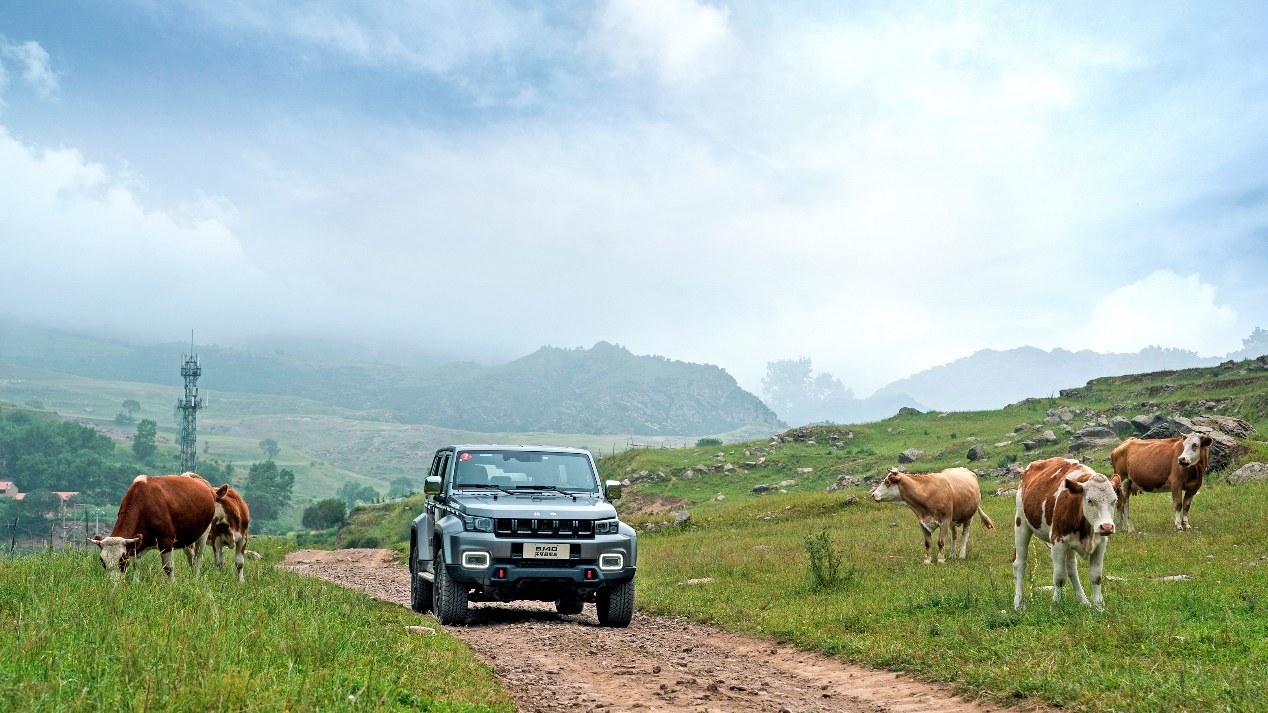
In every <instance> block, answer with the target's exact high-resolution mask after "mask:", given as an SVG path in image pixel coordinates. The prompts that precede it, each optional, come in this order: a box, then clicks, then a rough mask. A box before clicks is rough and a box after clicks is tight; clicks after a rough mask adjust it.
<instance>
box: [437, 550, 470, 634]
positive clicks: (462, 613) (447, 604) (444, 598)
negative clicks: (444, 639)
mask: <svg viewBox="0 0 1268 713" xmlns="http://www.w3.org/2000/svg"><path fill="white" fill-rule="evenodd" d="M436 554H437V558H436V559H435V560H433V561H434V562H435V563H436V581H434V582H432V611H433V613H435V615H436V618H437V619H439V620H440V623H441V624H445V625H451V624H466V623H467V591H468V588H467V585H465V584H462V583H460V582H455V581H453V580H452V579H450V578H449V570H448V569H446V568H445V561H444V560H443V559H441V558H440V557H439V554H440V553H439V552H437V553H436Z"/></svg>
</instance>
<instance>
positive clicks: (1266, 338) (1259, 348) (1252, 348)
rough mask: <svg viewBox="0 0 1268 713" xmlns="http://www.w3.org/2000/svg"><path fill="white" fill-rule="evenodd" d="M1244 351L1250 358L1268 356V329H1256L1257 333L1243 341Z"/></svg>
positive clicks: (1252, 333)
mask: <svg viewBox="0 0 1268 713" xmlns="http://www.w3.org/2000/svg"><path fill="white" fill-rule="evenodd" d="M1242 351H1244V352H1247V353H1248V355H1249V356H1263V355H1264V354H1268V329H1264V328H1263V327H1255V331H1253V332H1251V333H1250V336H1249V337H1246V338H1245V339H1243V340H1242Z"/></svg>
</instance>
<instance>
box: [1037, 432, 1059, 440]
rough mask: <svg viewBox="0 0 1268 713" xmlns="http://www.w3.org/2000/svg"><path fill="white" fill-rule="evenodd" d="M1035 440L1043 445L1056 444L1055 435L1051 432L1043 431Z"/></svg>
mask: <svg viewBox="0 0 1268 713" xmlns="http://www.w3.org/2000/svg"><path fill="white" fill-rule="evenodd" d="M1037 440H1039V441H1041V442H1043V443H1056V442H1057V434H1055V433H1053V432H1052V431H1044V432H1043V433H1041V434H1039V438H1038V439H1037Z"/></svg>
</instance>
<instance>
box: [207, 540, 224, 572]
mask: <svg viewBox="0 0 1268 713" xmlns="http://www.w3.org/2000/svg"><path fill="white" fill-rule="evenodd" d="M210 544H211V554H212V558H213V559H214V560H215V562H216V569H220V568H222V567H224V566H225V543H224V540H222V539H221V538H219V537H217V538H216V539H215V540H213V541H212V542H211V543H210Z"/></svg>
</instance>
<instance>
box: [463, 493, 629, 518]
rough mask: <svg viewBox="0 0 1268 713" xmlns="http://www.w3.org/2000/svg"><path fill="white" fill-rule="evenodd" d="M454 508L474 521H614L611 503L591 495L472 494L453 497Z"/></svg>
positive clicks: (613, 508) (614, 512)
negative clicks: (476, 519) (574, 498)
mask: <svg viewBox="0 0 1268 713" xmlns="http://www.w3.org/2000/svg"><path fill="white" fill-rule="evenodd" d="M451 501H452V503H453V505H454V507H455V508H456V509H457V510H458V511H460V512H462V513H463V514H466V515H471V516H473V517H511V518H550V519H552V520H605V519H607V518H613V517H616V508H615V507H613V506H612V503H609V502H607V501H606V500H603V499H602V498H598V497H595V496H591V495H579V496H577V499H576V500H575V501H574V500H573V499H572V496H571V495H558V494H541V493H531V494H523V495H520V494H516V495H507V494H505V493H498V494H497V499H496V500H494V499H493V493H472V494H464V495H455V496H453V497H452V499H451Z"/></svg>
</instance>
